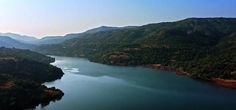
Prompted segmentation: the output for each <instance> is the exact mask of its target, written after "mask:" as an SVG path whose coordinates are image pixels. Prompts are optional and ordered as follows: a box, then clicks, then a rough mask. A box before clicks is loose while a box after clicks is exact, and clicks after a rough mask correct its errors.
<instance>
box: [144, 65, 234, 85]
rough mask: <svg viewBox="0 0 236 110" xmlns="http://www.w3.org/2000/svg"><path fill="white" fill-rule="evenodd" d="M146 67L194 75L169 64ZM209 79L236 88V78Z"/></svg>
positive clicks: (216, 83)
mask: <svg viewBox="0 0 236 110" xmlns="http://www.w3.org/2000/svg"><path fill="white" fill-rule="evenodd" d="M144 67H147V68H152V69H158V70H165V71H174V72H175V73H176V74H177V75H179V76H187V77H190V78H192V75H191V73H189V72H186V71H183V70H180V69H175V68H171V67H169V66H163V65H161V64H148V65H144ZM207 81H209V82H211V83H213V84H215V85H217V86H221V87H225V88H230V89H236V80H229V79H222V78H211V79H208V80H207Z"/></svg>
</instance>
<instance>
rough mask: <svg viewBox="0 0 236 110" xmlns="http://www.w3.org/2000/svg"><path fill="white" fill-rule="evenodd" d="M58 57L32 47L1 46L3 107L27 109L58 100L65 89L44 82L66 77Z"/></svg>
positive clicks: (0, 90)
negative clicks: (57, 62)
mask: <svg viewBox="0 0 236 110" xmlns="http://www.w3.org/2000/svg"><path fill="white" fill-rule="evenodd" d="M53 61H54V59H53V58H50V57H47V56H44V55H41V54H38V53H35V52H31V51H29V50H20V49H8V48H0V97H1V100H0V109H1V110H25V109H29V108H34V107H35V106H37V105H39V104H48V103H49V102H50V101H52V100H54V101H55V100H58V99H60V98H61V97H62V96H63V92H62V91H60V90H58V89H55V88H47V87H46V86H43V85H41V84H42V83H44V82H48V81H54V80H56V79H59V78H61V77H62V75H63V72H62V70H61V69H59V68H57V67H54V66H52V65H50V64H49V63H50V62H53Z"/></svg>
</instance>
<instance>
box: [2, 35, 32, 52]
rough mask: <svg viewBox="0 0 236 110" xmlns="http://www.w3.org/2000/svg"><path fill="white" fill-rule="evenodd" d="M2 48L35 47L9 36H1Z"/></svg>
mask: <svg viewBox="0 0 236 110" xmlns="http://www.w3.org/2000/svg"><path fill="white" fill-rule="evenodd" d="M0 47H8V48H13V47H14V48H21V49H29V48H33V47H34V46H33V45H31V44H25V43H22V42H19V41H17V40H15V39H12V38H10V37H7V36H0Z"/></svg>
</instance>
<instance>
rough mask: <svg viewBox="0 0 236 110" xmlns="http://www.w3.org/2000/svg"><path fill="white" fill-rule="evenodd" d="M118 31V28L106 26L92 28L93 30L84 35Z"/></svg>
mask: <svg viewBox="0 0 236 110" xmlns="http://www.w3.org/2000/svg"><path fill="white" fill-rule="evenodd" d="M116 29H119V28H118V27H107V26H101V27H98V28H94V29H90V30H88V31H86V32H84V33H86V34H94V33H98V32H109V31H113V30H116Z"/></svg>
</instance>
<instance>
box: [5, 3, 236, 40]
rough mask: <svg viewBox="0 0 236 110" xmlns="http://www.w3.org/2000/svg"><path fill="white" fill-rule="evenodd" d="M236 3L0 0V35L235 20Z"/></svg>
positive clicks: (43, 33)
mask: <svg viewBox="0 0 236 110" xmlns="http://www.w3.org/2000/svg"><path fill="white" fill-rule="evenodd" d="M235 10H236V0H0V32H13V33H19V34H25V35H32V36H36V37H43V36H47V35H64V34H67V33H77V32H83V31H85V30H87V29H91V28H94V27H98V26H102V25H106V26H127V25H143V24H148V23H157V22H162V21H176V20H180V19H184V18H188V17H236V11H235Z"/></svg>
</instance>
